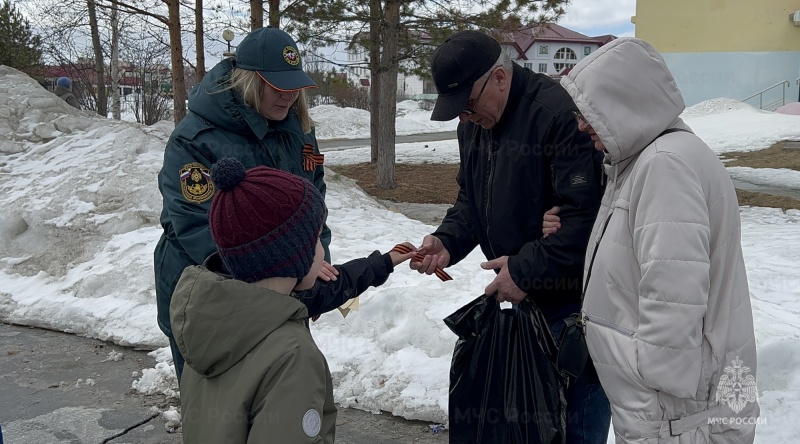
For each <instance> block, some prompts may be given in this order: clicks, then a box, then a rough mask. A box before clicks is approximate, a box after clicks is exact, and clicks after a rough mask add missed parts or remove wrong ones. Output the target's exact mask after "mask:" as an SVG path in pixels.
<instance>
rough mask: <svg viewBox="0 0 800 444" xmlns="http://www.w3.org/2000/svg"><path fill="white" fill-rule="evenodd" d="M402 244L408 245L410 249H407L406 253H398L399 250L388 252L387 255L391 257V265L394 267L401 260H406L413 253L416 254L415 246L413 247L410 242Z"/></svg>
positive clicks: (400, 262)
mask: <svg viewBox="0 0 800 444" xmlns="http://www.w3.org/2000/svg"><path fill="white" fill-rule="evenodd" d="M402 245H405V246H406V247H408V248H409V249H410V250H411V251H409V252H408V253H406V254H400V253H399V252H397V251H390V252H389V257H390V258H391V259H392V265H394V266H395V267H396V266H397V265H398V264H402V263H403V262H405V261H407V260H409V259H411V258H412V257H414V255H415V254H417V247H415V246H413V245H411V244H410V243H408V242H403V243H402Z"/></svg>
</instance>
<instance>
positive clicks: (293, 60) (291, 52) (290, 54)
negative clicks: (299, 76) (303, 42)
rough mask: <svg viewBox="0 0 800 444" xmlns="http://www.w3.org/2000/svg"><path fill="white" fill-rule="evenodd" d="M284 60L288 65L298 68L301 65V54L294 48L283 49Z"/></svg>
mask: <svg viewBox="0 0 800 444" xmlns="http://www.w3.org/2000/svg"><path fill="white" fill-rule="evenodd" d="M283 60H286V63H288V64H290V65H292V66H296V65H297V64H298V63H300V54H298V53H297V50H296V49H294V48H293V47H291V46H287V47H285V48H283Z"/></svg>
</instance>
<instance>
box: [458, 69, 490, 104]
mask: <svg viewBox="0 0 800 444" xmlns="http://www.w3.org/2000/svg"><path fill="white" fill-rule="evenodd" d="M495 68H496V67H495ZM491 78H492V74H491V72H490V73H489V75H488V76H486V80H485V81H484V82H483V86H482V87H481V90H480V92H478V97H475V100H470V101H469V102H467V106H466V108H464V109H463V110H462V111H461V114H466V115H468V116H471V115H473V114H475V108H476V107H477V106H478V100H480V99H481V95H483V90H484V89H486V84H487V83H489V79H491ZM470 102H472V106H470Z"/></svg>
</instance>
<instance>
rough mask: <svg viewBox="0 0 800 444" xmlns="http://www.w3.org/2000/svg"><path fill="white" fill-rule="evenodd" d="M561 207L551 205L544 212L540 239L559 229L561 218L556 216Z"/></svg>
mask: <svg viewBox="0 0 800 444" xmlns="http://www.w3.org/2000/svg"><path fill="white" fill-rule="evenodd" d="M559 211H561V207H553V208H550V209H549V210H547V211H546V212H545V213H544V224H543V225H542V234H543V235H544V236H542V239H544V238H545V237H547V236H550V235H551V234H554V233H555V232H556V231H558V230H559V229H561V219H560V218H559V217H558V216H557V214H558V212H559Z"/></svg>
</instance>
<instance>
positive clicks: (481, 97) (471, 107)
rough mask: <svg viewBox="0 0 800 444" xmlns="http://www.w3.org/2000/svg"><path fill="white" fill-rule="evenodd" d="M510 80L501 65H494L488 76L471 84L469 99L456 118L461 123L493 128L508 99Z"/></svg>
mask: <svg viewBox="0 0 800 444" xmlns="http://www.w3.org/2000/svg"><path fill="white" fill-rule="evenodd" d="M510 81H511V77H510V76H509V75H508V74H507V73H506V72H505V69H504V68H503V67H502V66H495V67H494V68H493V69H492V71H491V72H490V73H489V77H487V78H485V79H478V81H477V82H475V84H474V85H472V93H471V94H470V96H469V101H468V102H467V105H466V106H465V107H464V111H462V112H461V114H459V115H458V120H459V121H461V122H462V123H463V122H473V123H475V124H476V125H480V126H482V127H483V128H485V129H491V128H493V127H494V126H495V125H497V121H498V120H500V117H501V116H502V115H503V108H505V106H506V102H507V101H508V86H509V84H510Z"/></svg>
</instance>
